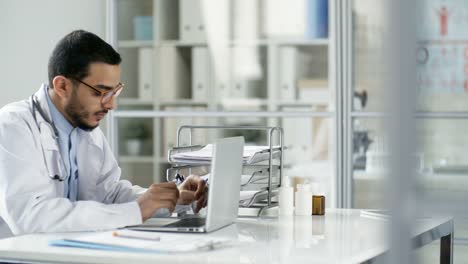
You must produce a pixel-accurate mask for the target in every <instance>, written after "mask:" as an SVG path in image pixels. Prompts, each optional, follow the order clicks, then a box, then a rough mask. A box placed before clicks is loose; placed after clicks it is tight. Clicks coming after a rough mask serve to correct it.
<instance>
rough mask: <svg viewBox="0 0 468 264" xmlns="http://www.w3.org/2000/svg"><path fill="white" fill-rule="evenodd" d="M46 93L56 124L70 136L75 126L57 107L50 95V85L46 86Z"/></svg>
mask: <svg viewBox="0 0 468 264" xmlns="http://www.w3.org/2000/svg"><path fill="white" fill-rule="evenodd" d="M44 88H45V95H46V99H47V105H48V106H49V110H50V115H51V116H52V120H53V121H54V124H55V126H56V127H57V128H58V129H59V130H60V131H62V133H65V134H66V135H67V136H70V134H71V132H72V131H73V129H74V127H73V126H72V124H70V122H68V120H67V119H66V118H65V117H64V116H63V114H62V113H61V112H60V111H59V110H58V109H57V107H56V106H55V105H54V103H53V102H52V99H51V98H50V95H49V93H48V86H47V85H46V86H45V87H44Z"/></svg>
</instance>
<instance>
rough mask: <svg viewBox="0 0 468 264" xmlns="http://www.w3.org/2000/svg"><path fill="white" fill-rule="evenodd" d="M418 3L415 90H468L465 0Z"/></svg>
mask: <svg viewBox="0 0 468 264" xmlns="http://www.w3.org/2000/svg"><path fill="white" fill-rule="evenodd" d="M418 4H419V6H418V8H419V9H420V10H421V12H418V15H419V17H418V19H417V23H418V24H417V30H418V32H417V34H418V35H417V39H418V43H417V56H416V59H417V72H418V75H417V76H418V79H417V82H418V93H419V94H442V93H450V94H457V93H468V1H467V0H431V1H427V0H419V1H418Z"/></svg>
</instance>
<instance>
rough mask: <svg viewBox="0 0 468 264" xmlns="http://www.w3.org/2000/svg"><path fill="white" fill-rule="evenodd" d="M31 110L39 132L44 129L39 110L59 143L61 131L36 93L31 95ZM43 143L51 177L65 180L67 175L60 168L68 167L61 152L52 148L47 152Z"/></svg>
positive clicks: (43, 152)
mask: <svg viewBox="0 0 468 264" xmlns="http://www.w3.org/2000/svg"><path fill="white" fill-rule="evenodd" d="M31 112H32V115H33V118H34V121H35V122H36V125H37V128H38V129H39V133H42V131H41V126H40V123H39V122H38V121H37V116H36V113H37V112H39V114H40V115H41V117H42V119H43V120H44V121H45V122H46V123H47V124H48V125H49V126H50V127H51V128H52V130H53V132H54V139H55V141H56V143H57V145H58V138H59V133H58V130H57V127H56V126H55V124H54V122H53V121H52V120H50V119H49V118H48V117H47V115H46V113H45V112H44V110H43V109H42V107H41V106H40V104H39V102H38V101H37V99H36V96H35V95H31ZM41 145H42V154H43V156H44V160H45V162H46V167H47V171H48V176H49V178H51V179H52V180H57V181H60V182H61V181H64V180H65V178H66V176H64V175H63V174H62V173H61V170H60V168H61V166H62V165H63V168H66V166H65V163H64V161H63V159H62V157H61V155H60V152H59V151H58V150H52V151H50V153H47V152H48V151H49V150H46V149H45V148H44V145H43V144H41ZM60 161H62V162H60ZM61 163H62V164H61Z"/></svg>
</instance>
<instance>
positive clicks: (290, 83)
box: [279, 47, 297, 101]
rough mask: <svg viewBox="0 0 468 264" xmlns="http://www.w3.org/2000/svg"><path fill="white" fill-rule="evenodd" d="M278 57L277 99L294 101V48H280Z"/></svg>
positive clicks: (295, 68) (295, 91) (295, 54)
mask: <svg viewBox="0 0 468 264" xmlns="http://www.w3.org/2000/svg"><path fill="white" fill-rule="evenodd" d="M279 55H280V58H279V59H280V63H279V65H280V71H279V85H280V87H279V99H280V100H282V101H291V100H296V98H297V89H296V74H297V67H296V56H297V51H296V48H294V47H282V48H280V49H279Z"/></svg>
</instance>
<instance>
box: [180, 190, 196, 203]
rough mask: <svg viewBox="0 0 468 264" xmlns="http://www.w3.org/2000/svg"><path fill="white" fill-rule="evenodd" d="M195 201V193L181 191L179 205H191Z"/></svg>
mask: <svg viewBox="0 0 468 264" xmlns="http://www.w3.org/2000/svg"><path fill="white" fill-rule="evenodd" d="M194 200H195V193H194V192H192V191H188V190H181V191H180V196H179V201H178V202H179V203H181V204H190V203H192V202H193V201H194Z"/></svg>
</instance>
